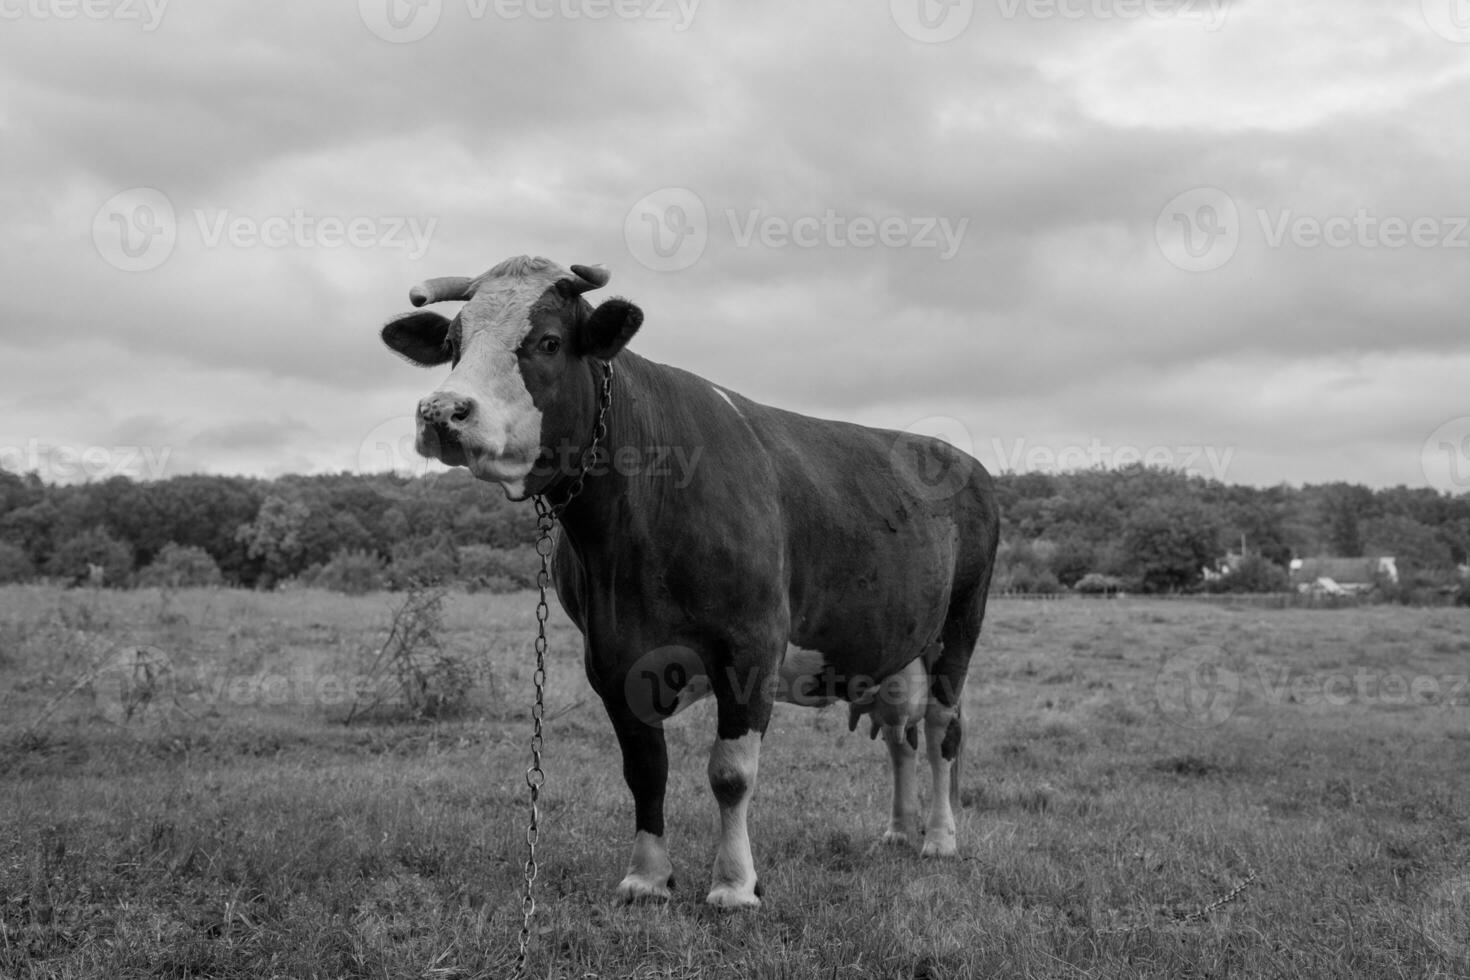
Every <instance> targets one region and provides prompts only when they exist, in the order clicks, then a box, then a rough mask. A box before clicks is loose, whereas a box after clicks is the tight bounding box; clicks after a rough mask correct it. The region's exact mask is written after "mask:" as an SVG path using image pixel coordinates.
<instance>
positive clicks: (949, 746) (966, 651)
mask: <svg viewBox="0 0 1470 980" xmlns="http://www.w3.org/2000/svg"><path fill="white" fill-rule="evenodd" d="M984 618H985V586H983V585H982V586H981V587H980V588H979V589H977V590H976V591H974V592H972V593H970V594H969V595H967V596H964V597H961V598H957V599H956V600H955V601H954V602H953V603H952V604H951V606H950V610H949V615H948V617H947V618H946V620H945V623H944V632H943V648H942V649H941V651H940V654H939V659H938V660H937V661H936V662H935V664H934V667H933V676H932V677H931V678H930V683H929V703H928V706H927V707H926V709H925V712H924V742H925V749H926V751H927V753H928V756H929V771H930V774H931V775H932V777H933V779H934V792H933V794H932V798H931V799H930V801H929V818H928V820H927V822H926V825H925V829H924V849H923V856H924V857H954V856H955V854H956V853H958V850H957V847H956V841H955V814H956V813H958V812H959V809H960V789H959V775H960V772H959V768H960V753H961V749H963V747H964V742H965V728H964V723H963V720H962V718H961V716H960V697H961V695H962V694H963V692H964V685H965V674H966V672H967V670H968V668H969V664H970V657H971V655H972V654H973V653H974V652H975V642H976V641H977V640H978V639H979V638H980V623H981V621H982V620H983V619H984Z"/></svg>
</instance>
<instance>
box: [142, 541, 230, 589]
mask: <svg viewBox="0 0 1470 980" xmlns="http://www.w3.org/2000/svg"><path fill="white" fill-rule="evenodd" d="M223 581H224V576H223V575H221V574H220V570H219V565H218V564H216V563H215V560H214V558H213V557H212V556H211V555H210V554H209V552H207V551H205V550H204V549H203V548H197V547H195V546H193V545H178V544H174V543H173V542H172V541H170V542H169V543H168V544H166V545H164V546H163V548H162V549H160V550H159V552H158V555H157V557H155V558H154V559H153V561H152V563H150V564H149V566H148V567H147V568H145V569H143V570H142V571H141V572H139V573H138V584H139V585H144V586H152V587H154V588H160V589H179V588H186V587H188V586H199V585H219V584H220V583H221V582H223Z"/></svg>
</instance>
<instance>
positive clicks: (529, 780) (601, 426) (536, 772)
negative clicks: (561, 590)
mask: <svg viewBox="0 0 1470 980" xmlns="http://www.w3.org/2000/svg"><path fill="white" fill-rule="evenodd" d="M602 367H603V376H602V390H601V393H600V395H599V396H598V401H597V421H596V423H595V424H594V425H593V427H592V442H591V443H590V444H588V446H587V448H586V449H584V450H583V451H582V468H581V469H580V470H579V471H578V472H577V478H576V479H575V480H573V481H572V485H571V488H570V489H568V491H567V495H566V496H565V497H563V498H562V500H561V503H557V504H553V503H551V502H550V500H548V499H547V496H546V495H545V494H540V493H538V494H536V495H535V497H534V498H533V499H534V501H535V504H536V554H537V555H538V556H539V557H540V558H541V570H540V571H538V572H537V573H536V589H537V592H539V593H540V595H539V598H538V599H537V602H536V647H535V649H536V669H535V671H534V672H533V673H532V674H531V681H532V686H533V687H534V688H535V689H536V695H535V700H534V701H533V702H532V703H531V765H530V767H529V768H527V769H526V787H527V789H528V790H529V792H530V800H531V820H530V823H529V824H527V826H526V864H525V867H524V869H523V877H524V878H525V881H526V886H525V890H524V892H523V893H522V896H521V912H522V916H521V935H520V940H519V943H518V948H517V951H516V965H515V975H516V976H522V975H523V974H524V973H525V969H526V950H527V949H528V948H529V947H530V944H531V921H532V919H534V918H535V915H536V898H535V896H534V895H533V894H532V886H534V885H535V883H536V873H537V870H538V869H537V866H536V844H537V842H538V841H539V840H540V837H541V810H540V806H539V801H540V799H541V787H542V786H543V785H544V784H545V782H546V773H545V772H543V771H542V769H541V748H542V720H543V718H544V717H545V714H546V703H545V694H544V692H545V689H546V620H547V619H549V618H550V616H551V606H550V605H549V604H548V603H547V601H546V590H547V589H548V588H549V587H550V585H551V552H552V550H553V548H554V546H555V545H554V541H553V539H552V536H551V535H552V532H553V531H554V530H555V529H556V522H557V519H558V518H559V517H561V513H562V511H563V510H565V509H566V506H567V504H569V503H571V502H572V499H573V498H574V497H576V496H577V494H579V493H581V492H582V486H583V484H584V483H585V482H586V480H587V472H588V470H590V469H591V468H592V464H593V463H594V462H595V461H596V459H597V450H598V449H599V448H600V447H601V445H602V441H603V440H604V439H606V438H607V410H608V408H609V407H610V406H611V405H612V376H613V367H612V362H611V361H603V362H602Z"/></svg>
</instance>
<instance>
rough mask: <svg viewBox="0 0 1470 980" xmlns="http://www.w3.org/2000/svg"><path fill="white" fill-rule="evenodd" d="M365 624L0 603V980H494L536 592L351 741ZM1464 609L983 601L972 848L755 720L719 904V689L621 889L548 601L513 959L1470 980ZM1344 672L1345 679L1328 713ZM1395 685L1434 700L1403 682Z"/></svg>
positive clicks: (677, 969)
mask: <svg viewBox="0 0 1470 980" xmlns="http://www.w3.org/2000/svg"><path fill="white" fill-rule="evenodd" d="M392 603H393V599H392V597H388V596H381V595H380V596H368V597H364V598H357V599H350V598H344V597H341V596H334V595H330V594H323V593H311V592H303V593H286V594H276V595H262V594H252V593H237V592H228V591H220V592H211V591H197V592H182V593H178V594H176V595H163V594H160V593H156V592H153V593H150V592H138V593H89V592H85V591H80V590H79V591H74V592H66V593H63V592H58V591H49V590H44V589H33V588H11V589H3V590H0V681H3V694H0V698H3V701H0V712H3V724H0V976H7V977H8V976H16V977H43V976H44V977H52V976H54V977H94V976H111V977H129V976H168V977H186V976H211V977H252V978H254V977H274V976H281V977H339V976H354V977H358V976H360V977H394V978H398V977H420V976H421V977H444V978H448V977H469V976H485V977H503V976H506V975H507V973H508V971H507V966H508V963H509V961H510V958H511V956H512V955H513V949H514V939H515V934H516V931H517V930H518V928H519V925H520V914H519V909H520V906H519V901H518V898H517V895H516V892H515V888H516V885H517V882H518V880H519V866H520V861H521V860H522V848H523V843H521V842H522V840H523V838H522V833H523V831H522V824H523V820H524V812H523V810H524V805H523V801H522V793H523V790H524V784H523V782H522V772H523V769H524V765H525V740H526V736H527V734H528V731H529V712H528V706H529V690H528V688H529V682H530V666H531V664H530V650H531V637H532V635H533V629H534V620H533V616H532V611H533V609H532V607H533V601H532V599H531V598H530V597H528V596H526V595H520V596H509V597H493V596H469V597H466V596H456V597H453V598H452V599H451V601H450V602H449V604H448V606H447V607H446V610H445V616H446V627H445V628H446V633H445V636H444V640H445V647H446V649H447V650H450V651H452V652H454V653H456V654H458V655H461V656H464V657H466V658H468V659H469V660H470V662H474V663H479V664H482V665H483V670H484V678H483V679H484V680H485V681H486V683H483V684H481V685H479V686H477V688H476V690H477V692H478V695H477V698H478V699H477V700H476V701H475V703H474V706H473V708H472V710H471V711H470V712H469V714H468V715H467V716H466V717H465V718H464V719H461V720H457V721H453V722H446V723H441V724H439V725H434V726H427V725H413V724H397V725H373V726H367V727H364V728H356V727H353V728H347V727H344V726H342V725H341V724H340V723H338V722H337V721H336V720H335V719H337V718H340V716H341V714H342V713H343V711H344V710H345V706H346V704H347V700H346V696H345V692H341V694H342V696H341V697H338V696H337V695H338V694H339V692H338V688H337V686H341V685H345V684H349V683H350V681H351V676H352V673H353V671H354V670H355V669H356V667H357V666H358V665H360V663H361V655H362V654H361V652H362V651H363V650H364V649H371V648H373V647H374V645H375V643H380V642H381V637H382V633H383V631H384V630H385V629H386V627H387V624H388V622H389V620H390V618H391V613H392ZM1467 625H1470V615H1467V614H1466V613H1465V612H1463V611H1455V610H1419V611H1416V610H1405V609H1400V608H1365V609H1347V610H1336V611H1309V610H1252V609H1249V608H1239V607H1230V608H1217V607H1206V606H1203V605H1195V604H1190V603H1168V604H1163V603H1154V604H1151V603H1147V602H1144V601H1118V602H1083V601H1078V602H1062V603H1047V604H1044V605H1030V604H1022V603H1008V602H996V603H994V604H993V606H992V612H991V617H990V622H989V623H988V625H987V629H986V635H985V636H984V637H983V638H982V642H981V646H982V650H981V653H980V655H979V659H978V661H977V664H976V667H975V670H974V672H973V674H972V681H973V682H972V685H971V687H970V688H969V689H968V690H967V706H966V707H967V721H968V726H969V736H970V741H969V751H968V755H967V763H966V764H967V769H966V772H965V777H964V778H965V782H964V787H965V800H966V803H967V806H966V809H965V811H964V813H963V815H962V817H961V847H962V854H963V857H962V859H961V860H959V861H956V862H953V863H946V864H934V863H921V862H919V860H918V859H917V858H916V857H914V856H912V855H910V854H905V853H898V852H895V851H893V850H890V849H881V848H877V847H875V846H874V844H875V842H876V840H877V838H878V835H879V834H880V833H881V831H882V829H883V826H884V814H885V812H886V800H887V775H886V753H885V752H884V751H883V749H882V748H881V746H879V745H875V744H873V743H870V742H869V741H868V740H867V739H866V738H865V737H863V735H862V734H861V733H859V734H857V735H852V734H849V733H848V732H847V728H846V724H845V712H843V711H842V710H840V709H839V708H832V709H826V710H821V711H812V710H802V709H797V708H790V707H782V708H780V709H778V713H777V717H776V720H775V722H774V724H773V727H772V731H771V733H770V735H769V737H768V738H767V740H766V748H765V752H764V754H763V758H762V764H761V785H760V788H759V790H758V792H757V802H756V808H755V812H754V816H753V818H752V824H753V826H752V832H753V837H754V841H755V851H756V860H757V864H758V867H759V868H760V870H761V873H762V879H763V882H764V884H765V886H766V906H765V908H764V909H763V910H762V911H761V912H759V913H757V914H742V915H733V916H730V915H719V914H714V913H711V912H709V911H707V910H705V909H704V908H703V907H702V905H701V903H700V901H699V899H700V898H702V896H703V893H704V889H703V887H702V886H703V884H704V881H705V878H706V875H707V873H708V868H707V862H708V861H709V859H710V857H711V855H712V852H713V846H714V841H715V835H716V817H715V809H714V805H713V803H712V801H711V799H710V798H709V794H708V791H707V789H706V788H705V786H704V775H703V774H704V761H705V751H706V749H707V746H708V741H709V738H710V735H711V732H712V722H711V715H710V710H709V709H710V706H709V705H708V704H704V705H700V706H698V707H696V708H695V709H693V710H692V711H691V712H689V713H688V714H687V715H685V716H681V718H680V719H679V720H678V721H676V722H675V723H673V724H672V725H671V726H670V749H671V759H672V762H673V766H674V774H673V777H672V781H671V788H670V801H669V812H670V838H671V843H672V846H673V849H674V855H673V856H674V861H675V865H676V873H677V876H678V879H679V881H680V883H681V886H682V887H681V889H680V891H679V892H678V893H677V897H676V898H675V900H674V901H673V902H672V903H671V904H669V905H668V906H666V907H633V908H624V907H620V906H617V905H615V904H614V903H613V902H612V900H611V890H612V886H613V885H614V884H615V883H616V881H617V879H618V877H619V875H620V872H621V870H622V864H623V861H624V858H625V855H624V847H625V845H626V843H627V840H628V838H629V837H630V836H631V830H632V827H631V823H632V817H631V807H630V805H629V802H628V797H627V792H626V790H625V789H624V787H623V785H622V779H621V776H620V773H619V766H618V762H617V753H616V747H615V745H614V743H613V739H612V735H611V731H610V728H609V727H608V725H607V723H606V721H605V719H604V718H603V717H602V713H601V708H600V706H599V705H598V704H597V703H596V699H595V698H593V697H591V695H590V692H589V690H588V688H587V683H586V680H585V679H584V678H583V676H582V670H581V665H580V647H579V639H578V638H577V636H576V634H575V632H574V631H573V630H572V629H571V628H570V626H568V624H566V622H565V621H563V620H562V619H561V618H560V616H557V617H555V618H554V619H553V631H552V658H551V664H550V671H549V673H550V687H549V692H548V712H547V713H548V716H550V717H551V718H552V719H553V720H552V722H551V723H550V725H549V727H548V736H547V750H548V761H547V767H548V770H549V774H550V782H549V783H548V786H547V789H546V791H545V796H544V797H543V799H544V800H545V812H546V819H545V824H544V829H543V833H542V870H541V878H540V886H539V887H540V901H541V909H542V916H541V918H540V920H539V923H538V925H539V929H540V931H539V933H538V935H537V941H536V944H535V947H534V950H533V967H534V970H533V975H536V976H554V977H588V976H593V977H705V976H708V977H721V976H731V977H736V976H739V977H832V976H836V977H843V978H848V977H875V978H876V977H883V978H889V977H903V978H920V977H930V978H933V977H971V976H1005V977H1112V976H1119V977H1122V976H1128V977H1134V976H1139V977H1170V978H1176V977H1225V976H1230V977H1258V976H1259V977H1267V976H1269V977H1276V976H1300V977H1349V976H1363V977H1399V976H1401V977H1416V978H1419V977H1434V976H1441V977H1465V976H1470V944H1467V937H1470V871H1467V869H1470V810H1467V802H1470V801H1467V780H1466V776H1465V773H1466V772H1467V771H1470V695H1467V693H1466V691H1465V690H1455V689H1454V685H1453V677H1454V676H1455V675H1456V674H1466V673H1470V656H1467V653H1470V642H1467V639H1466V638H1467V636H1470V630H1467V628H1466V627H1467ZM138 647H146V648H150V649H156V650H158V651H161V652H162V653H163V654H165V655H166V656H167V658H168V662H169V665H170V675H171V680H170V683H171V684H172V685H173V686H172V687H171V688H170V689H169V692H170V694H171V697H169V698H156V699H154V700H153V701H150V702H149V703H148V704H147V706H146V709H145V710H141V711H138V710H135V712H134V714H133V716H132V717H131V718H130V719H129V718H127V717H126V715H124V714H122V713H120V706H122V705H123V704H124V703H125V690H126V689H125V687H124V686H122V685H121V681H120V679H119V677H118V676H117V671H115V670H111V669H109V668H106V667H105V664H104V669H103V670H101V671H100V672H99V676H98V677H97V678H96V679H95V680H94V681H93V683H91V684H89V685H85V686H84V687H83V688H82V689H79V690H77V691H74V692H73V691H70V690H69V688H70V687H71V686H73V685H74V683H75V681H76V680H77V679H78V678H79V677H81V676H82V674H83V672H84V671H86V670H88V669H92V668H93V667H94V666H95V665H96V664H97V662H98V660H99V658H105V657H107V656H112V655H114V654H115V653H116V652H117V651H121V652H122V655H125V654H126V652H127V651H128V650H129V649H133V648H138ZM1202 657H1203V658H1204V659H1207V660H1212V661H1213V662H1214V663H1215V665H1216V666H1217V667H1218V668H1219V669H1220V670H1223V671H1224V672H1225V675H1224V676H1226V677H1227V678H1231V679H1233V680H1234V681H1235V682H1236V683H1235V686H1234V687H1233V688H1227V693H1228V703H1227V705H1226V706H1227V707H1229V708H1231V709H1232V710H1230V711H1228V712H1223V714H1226V715H1228V717H1223V718H1221V719H1220V720H1219V722H1218V724H1210V723H1209V722H1210V721H1211V717H1212V716H1210V715H1209V714H1208V713H1207V712H1206V713H1205V714H1196V715H1190V714H1189V713H1188V712H1187V711H1185V712H1184V713H1182V714H1181V711H1180V704H1181V702H1178V701H1177V700H1172V701H1171V700H1170V699H1171V698H1172V697H1173V693H1172V692H1174V688H1171V687H1169V686H1168V684H1167V683H1164V684H1163V685H1162V686H1161V681H1160V677H1161V671H1162V676H1163V678H1164V681H1165V682H1167V681H1168V680H1169V678H1171V677H1173V676H1174V674H1172V673H1171V671H1175V672H1177V669H1178V667H1179V665H1180V664H1186V665H1187V664H1192V663H1195V662H1198V661H1199V660H1200V659H1201V658H1202ZM1181 658H1182V659H1181ZM1338 675H1346V676H1347V677H1348V678H1349V681H1348V683H1349V685H1350V686H1349V688H1348V689H1347V696H1346V697H1342V696H1338V695H1341V694H1343V693H1344V691H1343V689H1342V688H1341V687H1340V686H1338V687H1332V686H1331V685H1329V687H1328V688H1327V689H1326V691H1327V694H1331V695H1332V696H1331V697H1328V696H1327V695H1326V694H1324V688H1323V686H1322V684H1323V682H1324V681H1325V680H1328V679H1331V678H1333V677H1336V676H1338ZM1390 675H1402V676H1403V677H1404V679H1405V682H1406V683H1411V682H1412V681H1413V679H1414V678H1421V679H1422V678H1431V677H1432V678H1434V679H1435V681H1436V684H1437V685H1438V686H1437V687H1436V688H1435V689H1434V690H1433V691H1430V690H1429V689H1428V687H1427V685H1426V684H1425V683H1422V682H1421V683H1420V685H1419V689H1418V690H1417V693H1416V692H1414V691H1413V690H1409V689H1406V690H1405V692H1404V694H1403V696H1402V697H1401V696H1400V695H1399V693H1398V691H1397V688H1396V687H1395V686H1394V685H1395V683H1396V682H1386V681H1385V680H1384V679H1385V678H1387V677H1389V676H1390ZM1212 676H1215V675H1212ZM1357 676H1361V677H1363V678H1364V679H1365V680H1364V682H1363V685H1362V687H1361V688H1354V687H1352V686H1351V685H1353V684H1356V683H1358V682H1357V680H1356V679H1355V678H1356V677H1357ZM492 677H493V679H494V681H495V684H496V685H498V687H496V688H494V689H495V690H498V691H499V692H500V697H499V698H498V699H497V698H495V697H491V696H489V694H488V692H490V691H491V690H492V687H491V686H490V684H489V683H488V681H489V679H490V678H492ZM1332 683H1337V682H1335V681H1333V682H1332ZM334 684H335V685H337V686H334ZM1314 684H1315V685H1316V686H1315V687H1314ZM1161 695H1162V697H1163V698H1164V700H1163V702H1162V704H1163V707H1162V708H1161V702H1160V697H1161ZM1183 704H1184V706H1185V707H1186V708H1187V707H1188V702H1184V703H1183ZM1207 707H1208V710H1215V711H1217V710H1218V709H1219V702H1218V700H1217V701H1216V702H1211V703H1210V705H1208V706H1207ZM48 710H49V712H50V714H49V715H48V716H47V717H46V718H45V720H44V722H43V723H42V724H39V725H37V724H35V722H36V719H37V718H38V716H39V715H40V714H41V713H42V712H43V711H48ZM1201 710H1205V709H1201ZM1251 870H1256V871H1258V872H1259V878H1258V879H1257V883H1256V886H1255V887H1253V888H1251V889H1249V890H1247V891H1246V892H1244V893H1243V894H1242V895H1241V896H1240V897H1239V898H1238V899H1237V900H1236V901H1234V902H1232V903H1230V904H1229V905H1226V906H1224V907H1222V908H1220V909H1218V910H1216V911H1214V912H1213V913H1211V914H1210V915H1208V916H1205V917H1203V918H1197V919H1191V918H1188V917H1187V916H1186V914H1185V913H1187V912H1189V911H1190V910H1195V909H1199V908H1200V907H1202V906H1204V905H1207V904H1208V903H1210V902H1212V901H1214V900H1215V899H1218V898H1219V897H1221V896H1222V895H1224V894H1226V893H1227V892H1229V891H1230V890H1231V888H1232V887H1234V886H1235V885H1236V884H1237V883H1239V882H1241V881H1242V880H1244V879H1245V878H1246V876H1247V875H1248V874H1249V873H1250V871H1251Z"/></svg>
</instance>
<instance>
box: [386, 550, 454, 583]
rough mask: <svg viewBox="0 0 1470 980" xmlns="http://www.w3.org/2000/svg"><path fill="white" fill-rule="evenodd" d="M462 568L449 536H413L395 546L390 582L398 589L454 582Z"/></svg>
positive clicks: (390, 569)
mask: <svg viewBox="0 0 1470 980" xmlns="http://www.w3.org/2000/svg"><path fill="white" fill-rule="evenodd" d="M458 570H459V556H458V555H456V554H455V550H454V545H453V544H451V543H450V542H449V539H448V538H413V539H411V540H408V541H400V542H398V543H397V544H395V545H394V546H393V557H392V562H391V563H390V564H389V566H388V584H389V585H390V586H391V587H392V588H395V589H406V588H409V587H411V586H413V585H437V584H439V583H442V582H448V581H451V580H452V579H453V578H454V577H455V574H456V573H457V572H458Z"/></svg>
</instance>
